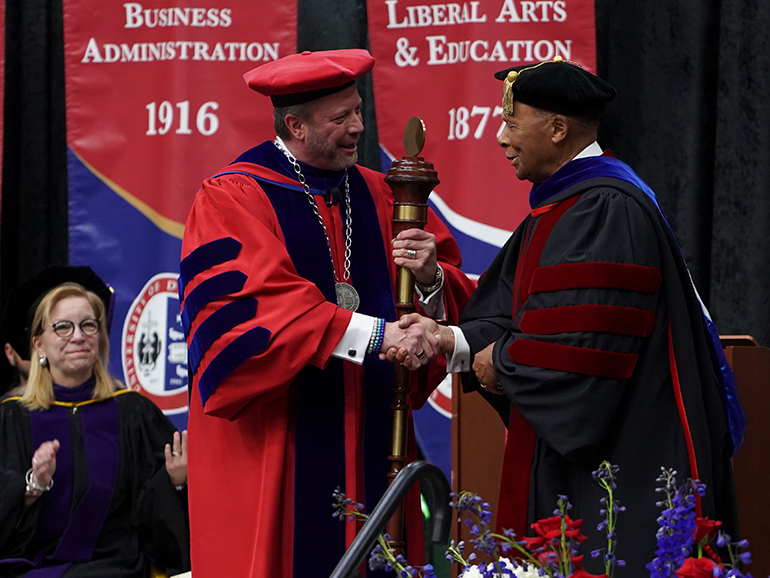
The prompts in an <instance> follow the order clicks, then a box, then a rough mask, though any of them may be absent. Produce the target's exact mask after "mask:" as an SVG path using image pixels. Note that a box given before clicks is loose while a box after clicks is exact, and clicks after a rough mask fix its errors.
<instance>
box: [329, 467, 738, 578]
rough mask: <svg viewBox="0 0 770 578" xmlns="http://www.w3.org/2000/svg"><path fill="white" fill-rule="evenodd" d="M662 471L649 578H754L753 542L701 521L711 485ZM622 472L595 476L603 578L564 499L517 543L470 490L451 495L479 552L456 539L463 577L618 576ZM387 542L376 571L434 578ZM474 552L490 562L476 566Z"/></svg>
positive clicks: (452, 553)
mask: <svg viewBox="0 0 770 578" xmlns="http://www.w3.org/2000/svg"><path fill="white" fill-rule="evenodd" d="M661 471H662V473H661V475H660V477H658V479H657V481H658V482H660V483H661V484H662V485H661V486H660V487H658V488H656V491H658V492H660V493H662V494H664V495H665V497H664V499H662V500H661V501H660V502H657V504H656V505H657V506H658V507H660V508H662V512H661V515H660V517H659V518H658V522H659V524H660V526H659V529H658V532H657V535H656V537H657V545H658V548H657V550H656V552H655V554H656V557H655V559H653V560H652V561H651V562H650V563H649V564H647V570H649V572H650V578H718V577H724V578H751V575H750V574H745V575H744V574H742V572H741V570H742V568H743V566H744V565H746V564H749V563H751V555H750V553H749V552H748V551H747V550H746V548H747V547H748V542H747V541H746V540H741V541H737V542H732V541H731V538H730V536H728V535H727V534H725V533H724V532H722V531H721V529H720V527H721V522H719V521H714V520H709V519H708V518H698V517H696V514H695V504H696V501H697V497H696V496H703V495H704V494H705V489H706V487H705V484H702V483H701V482H699V481H698V480H688V481H687V482H685V483H684V484H682V485H681V486H680V487H677V485H676V471H674V470H666V469H664V468H661ZM617 473H618V467H617V466H614V465H612V464H610V463H609V462H606V461H605V462H603V463H602V464H601V465H600V466H599V469H598V470H596V471H595V472H593V477H594V480H596V482H597V483H598V484H599V485H600V486H601V487H602V488H604V490H605V491H606V493H607V495H606V496H605V497H603V498H602V499H601V504H600V506H601V508H600V510H599V512H600V515H601V516H602V517H603V520H602V522H601V523H600V524H599V526H598V528H597V529H598V530H600V531H603V532H604V533H605V535H606V539H607V545H606V546H605V547H603V548H600V549H598V550H594V551H593V552H591V556H592V557H594V558H599V557H601V558H602V560H603V562H604V570H605V573H604V574H602V575H600V576H597V575H595V574H590V573H588V572H586V571H585V570H584V569H583V568H582V565H581V562H582V560H583V556H581V555H579V548H580V545H581V544H582V543H583V542H584V541H585V540H586V536H584V535H583V534H582V533H581V531H580V526H581V524H582V520H572V519H571V518H570V516H569V510H570V509H571V508H572V506H571V505H570V503H569V501H568V499H567V497H566V496H558V500H557V507H556V509H555V510H554V512H553V516H551V517H549V518H545V519H542V520H538V521H537V522H535V523H534V524H532V526H531V527H532V530H533V531H534V536H532V537H521V538H518V537H517V536H516V535H515V534H514V533H513V531H511V530H504V531H503V533H502V534H497V533H495V532H493V531H492V529H491V528H490V527H489V523H490V521H491V519H492V513H491V511H490V506H489V504H488V503H486V502H484V501H483V500H482V499H481V498H480V497H479V496H477V495H476V494H473V493H470V492H462V493H461V494H459V495H456V494H452V498H453V501H452V503H451V504H450V505H451V506H452V508H453V509H455V510H456V511H457V512H458V515H459V516H461V517H463V523H464V524H465V525H466V526H467V527H468V528H469V529H470V534H471V536H472V538H471V539H470V540H469V542H470V544H471V545H472V546H473V550H474V552H471V553H470V554H469V555H468V557H467V558H465V548H466V545H465V544H464V543H463V542H460V543H459V544H455V542H454V540H453V541H452V543H451V544H450V546H449V549H448V550H447V552H446V556H447V558H448V559H449V560H451V561H452V562H456V563H459V564H460V565H461V566H462V567H463V570H462V572H461V573H460V576H461V577H462V578H503V577H507V576H511V577H517V578H540V577H542V576H548V577H549V578H613V576H614V573H615V570H616V569H617V568H622V567H624V566H625V564H624V562H623V561H622V560H619V559H617V557H616V556H615V551H616V547H617V534H616V528H617V522H618V516H619V515H620V514H622V513H623V512H624V511H625V508H624V507H623V506H621V505H620V503H619V502H618V501H617V500H616V499H615V497H614V490H615V489H616V476H617ZM334 498H335V504H334V507H335V512H334V514H333V515H334V516H335V517H338V518H339V519H341V520H344V519H345V518H346V517H348V518H349V519H351V520H354V519H355V520H361V521H364V520H366V519H367V515H366V514H365V513H364V507H363V505H362V504H358V503H356V502H354V501H353V500H350V499H349V498H347V497H346V496H345V494H343V493H342V492H340V490H339V489H337V490H336V491H335V492H334ZM389 541H390V537H389V536H388V535H387V534H380V536H379V537H378V543H377V545H376V547H375V548H374V550H373V551H372V553H371V556H370V558H369V568H370V569H372V570H386V571H394V572H395V574H396V576H398V578H436V574H435V572H434V568H433V566H432V565H430V564H427V565H425V566H416V567H413V566H411V565H410V564H409V563H408V562H407V560H406V559H405V558H404V557H403V556H402V555H400V554H396V553H395V552H394V551H393V550H392V549H391V547H390V545H389ZM714 543H715V544H716V546H717V547H718V548H720V549H722V550H726V551H727V555H728V557H729V562H726V561H723V560H721V559H720V558H719V556H717V554H716V553H715V551H714V549H713V548H712V544H714ZM476 552H478V553H481V554H484V555H486V556H487V557H488V558H489V559H491V560H492V561H491V562H489V563H486V564H485V563H478V564H477V563H476V560H477V558H478V555H477V553H476Z"/></svg>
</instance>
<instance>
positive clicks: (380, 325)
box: [366, 317, 385, 353]
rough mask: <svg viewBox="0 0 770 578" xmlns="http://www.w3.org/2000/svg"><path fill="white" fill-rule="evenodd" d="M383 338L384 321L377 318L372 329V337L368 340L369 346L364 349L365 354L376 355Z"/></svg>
mask: <svg viewBox="0 0 770 578" xmlns="http://www.w3.org/2000/svg"><path fill="white" fill-rule="evenodd" d="M384 337H385V320H384V319H383V318H381V317H378V318H376V319H375V320H374V327H373V328H372V336H371V337H370V338H369V346H368V347H367V348H366V353H378V352H379V351H380V347H382V340H383V338H384Z"/></svg>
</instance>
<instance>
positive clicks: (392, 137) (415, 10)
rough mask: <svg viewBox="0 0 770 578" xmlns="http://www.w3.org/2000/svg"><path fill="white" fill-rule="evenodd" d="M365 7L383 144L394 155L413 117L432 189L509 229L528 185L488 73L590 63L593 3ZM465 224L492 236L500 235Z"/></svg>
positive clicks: (406, 2) (406, 1)
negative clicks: (510, 153) (512, 156)
mask: <svg viewBox="0 0 770 578" xmlns="http://www.w3.org/2000/svg"><path fill="white" fill-rule="evenodd" d="M368 14H369V31H370V38H371V47H372V54H373V55H374V57H375V58H376V59H377V64H376V66H375V68H374V94H375V102H376V108H377V124H378V132H379V138H380V142H381V144H382V145H383V146H384V147H385V148H386V149H387V150H388V151H389V152H390V153H391V154H393V155H394V156H396V157H400V156H401V155H402V154H403V145H402V140H403V130H404V127H405V125H406V122H407V120H408V119H409V118H410V117H412V116H419V117H420V118H422V119H423V121H424V122H425V125H426V128H427V140H426V146H425V150H424V153H423V156H424V157H425V158H426V159H427V160H430V161H431V162H433V163H434V165H435V167H436V170H437V171H438V174H439V179H440V180H441V185H439V186H438V187H437V189H436V193H437V196H438V197H440V199H441V200H443V201H444V202H445V203H446V205H447V207H448V208H449V209H451V211H453V212H455V213H457V215H458V216H460V217H464V218H467V219H471V220H472V221H476V222H478V223H484V224H486V225H491V226H493V227H497V228H500V229H503V230H509V231H510V230H512V229H513V228H514V227H515V226H516V225H517V224H518V223H519V221H520V220H521V218H522V217H523V215H524V214H525V213H526V211H527V210H528V205H527V192H528V191H529V188H530V184H529V183H526V182H525V183H520V182H518V181H517V180H516V176H515V174H514V170H513V168H512V167H511V166H510V165H509V164H508V163H507V162H506V160H505V156H504V155H503V153H502V151H501V149H499V148H498V146H497V143H496V140H495V138H496V135H497V132H498V131H499V129H500V127H501V126H502V121H501V112H502V108H501V102H502V94H503V86H502V82H500V81H498V80H496V79H495V78H494V77H493V74H494V73H495V72H497V71H498V70H503V69H505V68H510V67H513V66H518V65H522V64H528V63H535V62H540V61H543V60H552V59H553V58H554V57H556V56H561V57H562V58H564V59H565V60H570V61H574V62H578V63H580V64H582V65H583V66H585V67H587V68H588V69H590V70H594V67H595V40H594V9H593V2H592V1H590V0H553V1H551V0H546V1H542V0H537V1H525V0H483V1H478V2H463V3H449V4H427V3H425V2H424V1H423V2H420V1H415V0H369V1H368ZM471 230H475V231H476V232H478V233H479V234H480V235H482V236H483V235H484V234H485V231H486V234H487V235H489V236H490V238H489V242H492V243H493V244H497V242H499V241H500V240H501V239H502V237H504V235H497V234H496V233H495V231H494V230H489V229H486V230H485V229H484V228H483V227H482V228H472V229H471ZM502 240H503V241H504V239H502Z"/></svg>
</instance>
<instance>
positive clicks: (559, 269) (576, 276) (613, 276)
mask: <svg viewBox="0 0 770 578" xmlns="http://www.w3.org/2000/svg"><path fill="white" fill-rule="evenodd" d="M662 280H663V278H662V277H661V275H660V271H658V270H657V269H656V268H655V267H645V266H643V265H624V264H622V263H600V262H590V263H564V264H561V265H551V266H549V267H538V268H537V269H536V270H535V272H534V274H533V275H532V283H531V285H530V288H529V292H530V293H540V292H543V291H562V290H564V289H589V288H590V289H594V288H599V289H620V290H622V291H639V292H641V293H655V292H656V291H657V290H658V288H660V284H661V282H662Z"/></svg>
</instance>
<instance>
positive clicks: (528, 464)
mask: <svg viewBox="0 0 770 578" xmlns="http://www.w3.org/2000/svg"><path fill="white" fill-rule="evenodd" d="M536 444H537V434H536V433H535V430H534V429H532V426H531V425H529V423H527V421H526V420H525V419H524V417H523V416H522V415H521V414H520V413H519V410H517V409H516V406H515V405H511V415H510V419H509V420H508V439H507V440H506V442H505V451H504V453H503V476H502V480H503V483H502V484H500V494H499V499H498V502H497V518H496V520H495V526H496V527H497V532H498V534H502V532H503V530H513V531H514V532H516V536H518V537H522V536H526V535H527V529H528V528H529V525H528V523H527V522H528V520H527V518H528V506H527V504H528V501H529V482H530V480H529V476H530V473H531V471H532V461H533V460H534V457H535V445H536Z"/></svg>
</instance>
